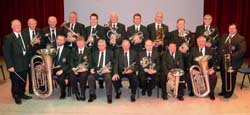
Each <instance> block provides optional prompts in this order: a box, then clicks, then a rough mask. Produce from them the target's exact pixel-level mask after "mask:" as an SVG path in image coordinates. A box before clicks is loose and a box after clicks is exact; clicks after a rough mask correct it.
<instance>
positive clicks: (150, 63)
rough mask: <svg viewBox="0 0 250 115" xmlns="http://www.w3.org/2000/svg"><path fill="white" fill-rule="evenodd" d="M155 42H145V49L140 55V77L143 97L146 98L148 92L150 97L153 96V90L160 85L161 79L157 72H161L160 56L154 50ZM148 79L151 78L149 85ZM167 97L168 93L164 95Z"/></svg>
mask: <svg viewBox="0 0 250 115" xmlns="http://www.w3.org/2000/svg"><path fill="white" fill-rule="evenodd" d="M153 47H154V45H153V42H152V41H151V40H146V41H145V49H146V50H144V51H141V52H140V53H139V59H140V68H139V75H140V80H141V87H142V92H141V93H142V95H143V96H145V93H146V91H147V93H148V96H151V95H152V90H153V88H154V87H155V85H156V84H157V83H159V77H158V74H157V72H159V70H160V66H159V64H160V56H159V53H158V52H157V51H156V50H153ZM147 77H151V79H152V80H149V83H148V84H147ZM163 95H166V92H164V93H163Z"/></svg>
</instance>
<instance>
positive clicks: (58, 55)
mask: <svg viewBox="0 0 250 115" xmlns="http://www.w3.org/2000/svg"><path fill="white" fill-rule="evenodd" d="M56 56H57V62H59V59H60V48H58V49H57V52H56Z"/></svg>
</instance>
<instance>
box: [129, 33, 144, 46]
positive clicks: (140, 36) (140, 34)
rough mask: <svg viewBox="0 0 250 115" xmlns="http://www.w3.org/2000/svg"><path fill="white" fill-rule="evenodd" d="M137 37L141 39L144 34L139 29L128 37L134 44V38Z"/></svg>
mask: <svg viewBox="0 0 250 115" xmlns="http://www.w3.org/2000/svg"><path fill="white" fill-rule="evenodd" d="M135 37H137V38H139V39H143V38H144V36H143V33H142V32H141V31H139V32H137V33H134V35H133V36H131V37H129V38H128V39H129V40H130V41H131V43H133V44H135V40H134V38H135Z"/></svg>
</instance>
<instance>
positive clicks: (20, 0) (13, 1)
mask: <svg viewBox="0 0 250 115" xmlns="http://www.w3.org/2000/svg"><path fill="white" fill-rule="evenodd" d="M0 15H1V18H0V47H1V48H0V56H2V55H3V52H2V46H3V37H4V36H5V35H7V34H8V33H10V32H11V31H12V29H11V27H10V22H11V20H13V19H19V20H20V21H21V22H22V28H26V27H27V21H28V19H29V18H31V17H32V18H35V19H36V20H37V22H38V24H37V27H38V28H43V27H45V26H47V25H48V17H49V16H52V15H53V16H56V17H57V21H58V24H57V25H58V26H60V24H61V23H62V22H63V21H64V0H0Z"/></svg>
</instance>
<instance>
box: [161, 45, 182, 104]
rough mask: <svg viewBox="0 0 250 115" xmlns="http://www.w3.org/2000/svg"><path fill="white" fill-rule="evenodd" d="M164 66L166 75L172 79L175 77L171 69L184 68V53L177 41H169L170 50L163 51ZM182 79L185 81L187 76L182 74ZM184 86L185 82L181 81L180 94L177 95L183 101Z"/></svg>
mask: <svg viewBox="0 0 250 115" xmlns="http://www.w3.org/2000/svg"><path fill="white" fill-rule="evenodd" d="M162 68H163V71H164V74H165V76H166V77H167V78H168V79H169V80H170V79H174V78H173V77H174V76H173V75H172V73H171V70H172V69H175V68H178V69H184V65H183V57H182V53H180V52H179V51H178V50H177V45H176V43H175V42H171V41H170V42H169V44H168V50H167V51H166V52H164V53H163V58H162ZM180 81H181V82H183V81H185V76H180ZM184 87H185V83H179V85H178V95H177V96H176V97H177V98H178V99H179V100H180V101H183V100H184V98H183V96H184V91H183V90H184Z"/></svg>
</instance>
